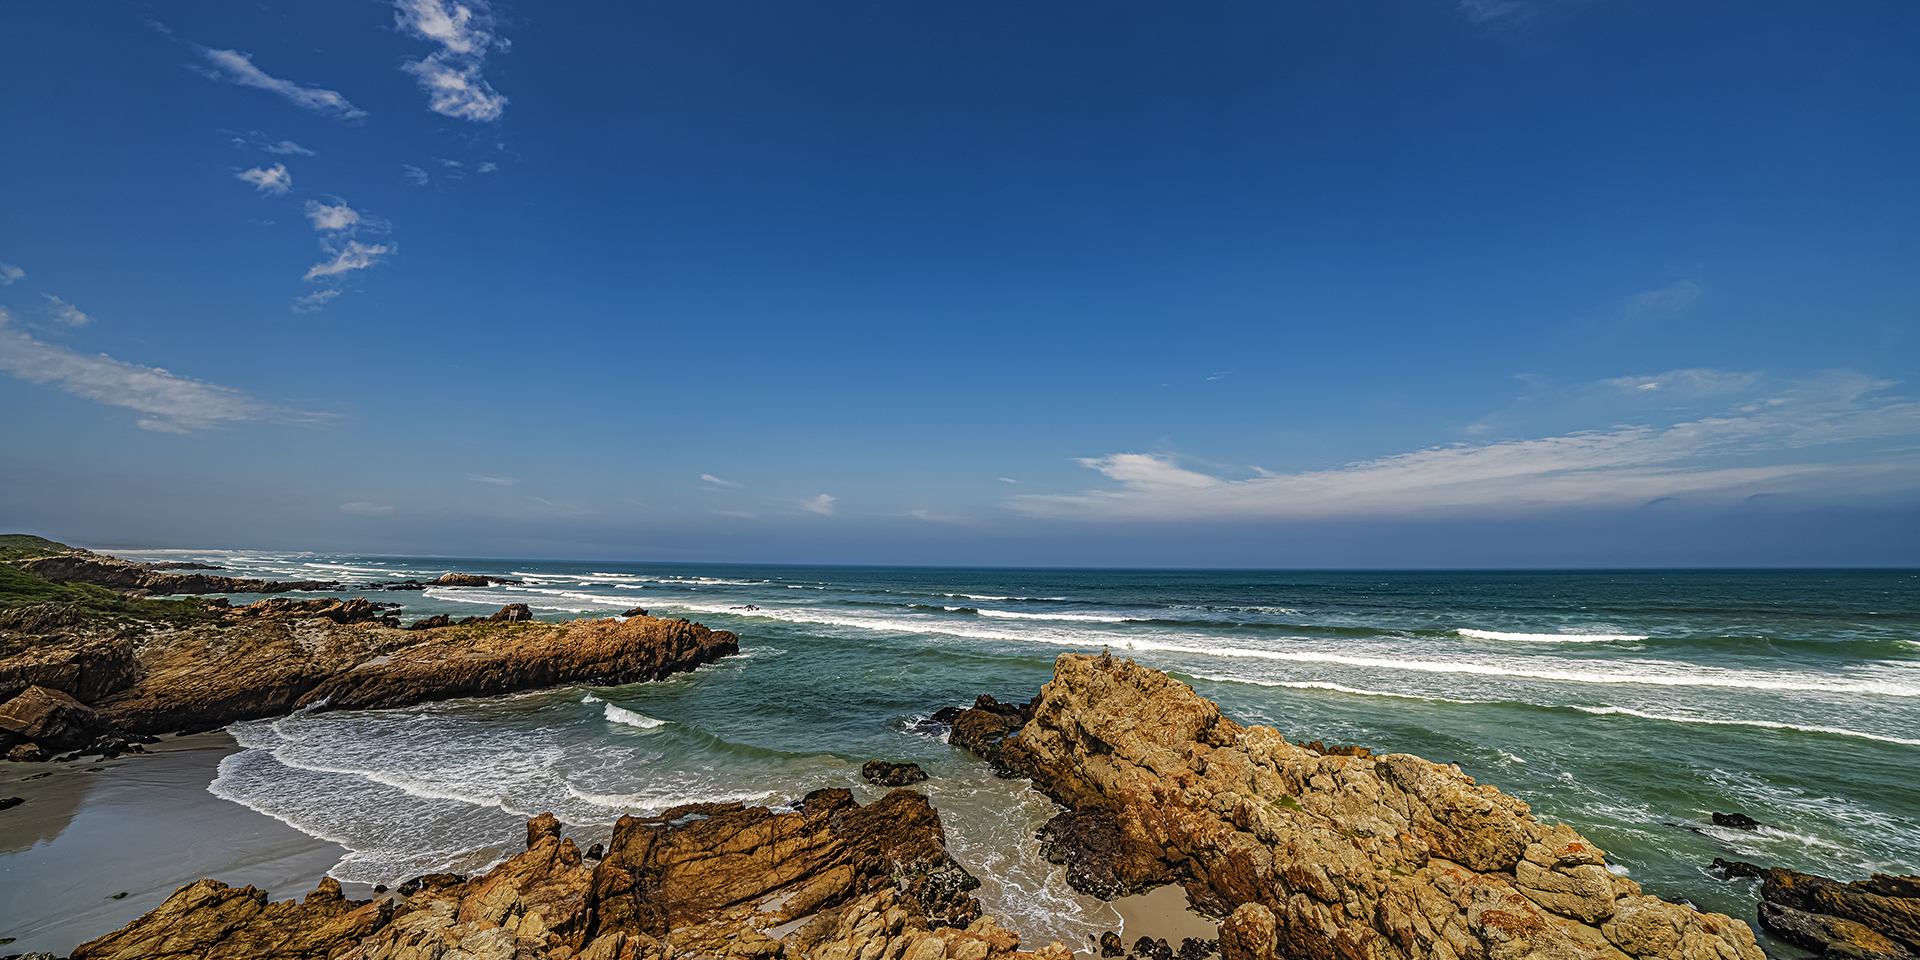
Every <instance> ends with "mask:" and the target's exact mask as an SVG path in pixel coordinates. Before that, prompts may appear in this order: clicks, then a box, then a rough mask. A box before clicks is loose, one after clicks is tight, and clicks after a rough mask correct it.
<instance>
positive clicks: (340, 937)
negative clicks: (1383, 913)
mask: <svg viewBox="0 0 1920 960" xmlns="http://www.w3.org/2000/svg"><path fill="white" fill-rule="evenodd" d="M971 879H972V878H971V877H969V876H967V874H966V872H965V871H964V870H961V869H960V868H959V865H958V864H955V863H953V861H952V860H951V859H950V858H949V857H947V855H946V850H945V846H944V841H943V838H942V835H941V831H940V821H939V817H938V815H937V814H935V813H934V811H933V809H932V807H930V806H928V805H927V802H926V798H925V797H922V796H920V795H919V794H915V793H907V792H896V793H893V794H890V795H888V796H887V797H885V798H883V799H881V800H880V801H878V802H876V803H874V804H872V805H870V806H867V807H860V806H859V805H857V804H855V803H854V802H853V799H852V795H851V794H850V793H848V791H846V790H824V791H819V792H816V793H815V794H812V795H810V796H809V797H808V798H807V799H806V800H805V801H804V802H802V803H801V804H800V809H798V810H796V811H795V812H792V813H774V812H772V811H771V810H768V809H766V808H764V807H743V806H741V805H740V804H698V805H694V806H690V807H681V808H676V809H673V810H668V811H665V812H664V813H662V814H661V815H660V816H658V817H651V818H644V819H642V818H634V817H627V818H623V819H622V820H621V821H620V824H619V826H618V827H616V829H615V832H614V841H613V849H612V850H611V851H610V852H609V853H608V855H607V858H606V859H605V860H603V861H602V862H601V863H600V865H599V866H597V867H589V866H587V865H586V863H585V862H584V860H583V858H582V857H581V854H580V851H579V848H577V847H576V846H575V845H574V843H573V841H572V840H569V839H564V838H562V837H561V826H560V824H559V822H558V821H556V820H555V819H554V818H553V816H552V815H551V814H542V815H540V816H538V817H535V818H534V819H533V820H531V821H529V822H528V823H527V849H526V851H525V852H523V853H520V854H516V855H515V856H513V857H511V858H509V859H508V860H506V861H505V862H503V863H501V864H500V865H498V866H496V867H494V868H493V869H492V870H490V871H488V872H487V873H486V875H484V876H481V877H478V878H475V879H471V880H469V879H467V878H464V877H459V876H455V875H451V874H438V875H434V876H429V877H421V878H418V879H416V880H412V881H409V882H408V883H406V884H404V885H403V886H402V887H401V896H400V897H399V898H383V899H381V900H375V901H348V900H344V899H342V898H341V896H340V888H339V885H338V884H336V883H334V882H333V881H332V880H326V881H322V883H321V885H320V889H318V890H316V891H314V893H312V894H310V895H309V896H308V897H307V898H306V900H305V901H304V902H300V903H295V902H294V901H292V900H288V901H285V902H283V903H269V902H268V901H267V897H266V894H264V893H262V892H260V891H258V890H255V889H253V888H251V887H248V888H245V889H241V890H235V889H233V888H231V887H228V886H226V885H225V884H221V883H217V882H215V881H212V880H201V881H198V882H197V883H193V884H189V885H188V886H185V887H182V888H180V889H179V890H178V891H176V892H175V893H174V894H173V896H172V897H170V898H168V900H167V901H166V902H165V903H164V904H162V905H161V906H160V907H159V908H158V909H156V910H154V911H153V912H151V913H148V914H147V915H145V916H143V917H141V918H140V919H138V920H135V921H134V922H133V923H131V924H129V925H127V927H125V928H124V929H122V930H119V931H117V932H115V933H111V934H108V935H107V936H104V937H101V938H100V939H97V940H93V941H91V942H88V943H84V944H81V945H80V947H79V948H77V949H76V950H74V952H73V960H122V958H133V957H160V958H169V960H171V958H181V960H185V958H188V957H195V958H200V957H204V958H209V960H253V958H256V957H293V958H302V960H307V958H311V960H320V958H327V960H436V958H454V957H460V958H471V960H536V958H539V960H570V958H574V957H579V958H582V960H668V958H673V960H779V958H792V960H1070V958H1071V956H1072V954H1071V952H1070V951H1069V950H1067V948H1066V947H1063V946H1061V945H1059V944H1057V943H1056V944H1052V945H1050V946H1048V947H1047V948H1045V949H1043V950H1040V951H1037V952H1035V953H1022V952H1019V951H1018V947H1019V944H1020V938H1019V937H1018V936H1016V935H1015V934H1013V933H1011V932H1010V931H1007V930H1003V929H1001V928H1000V927H999V925H998V924H996V923H995V922H994V921H993V920H991V919H987V918H979V917H978V913H979V905H978V903H977V902H975V901H974V900H973V898H972V897H971V896H969V895H967V893H966V892H965V890H966V888H967V885H966V882H965V881H969V880H971ZM967 918H972V919H967ZM963 921H964V922H963Z"/></svg>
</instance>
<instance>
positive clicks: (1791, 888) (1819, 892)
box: [1713, 859, 1920, 960]
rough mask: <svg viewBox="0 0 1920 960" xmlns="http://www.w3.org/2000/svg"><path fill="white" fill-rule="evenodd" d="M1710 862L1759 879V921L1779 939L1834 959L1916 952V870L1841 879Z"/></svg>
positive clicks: (1889, 959) (1867, 959)
mask: <svg viewBox="0 0 1920 960" xmlns="http://www.w3.org/2000/svg"><path fill="white" fill-rule="evenodd" d="M1713 865H1714V867H1715V868H1716V869H1718V870H1720V871H1721V872H1722V873H1723V874H1724V875H1725V876H1729V877H1758V878H1759V879H1760V925H1761V926H1763V927H1765V928H1767V930H1768V931H1770V932H1772V933H1773V935H1774V936H1777V937H1779V938H1780V939H1782V940H1785V941H1787V942H1789V943H1793V944H1797V945H1799V946H1802V947H1805V948H1807V949H1809V950H1813V951H1816V952H1818V953H1820V954H1822V955H1823V956H1825V957H1829V958H1833V960H1840V958H1849V960H1911V958H1914V957H1920V876H1911V877H1894V876H1888V875H1886V874H1875V875H1874V876H1873V878H1872V879H1871V880H1857V881H1855V882H1853V883H1841V882H1840V881H1838V880H1832V879H1829V878H1827V877H1821V876H1815V875H1814V874H1810V873H1800V872H1798V871H1794V870H1788V869H1785V868H1782V867H1772V868H1767V867H1756V866H1754V865H1753V864H1750V863H1740V862H1738V861H1735V862H1728V861H1725V860H1719V859H1716V860H1714V861H1713Z"/></svg>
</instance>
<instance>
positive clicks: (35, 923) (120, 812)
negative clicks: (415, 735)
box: [0, 730, 1217, 960]
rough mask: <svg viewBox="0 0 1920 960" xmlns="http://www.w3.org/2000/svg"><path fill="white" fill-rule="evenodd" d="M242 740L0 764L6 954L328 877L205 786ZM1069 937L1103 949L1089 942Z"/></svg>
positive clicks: (0, 887)
mask: <svg viewBox="0 0 1920 960" xmlns="http://www.w3.org/2000/svg"><path fill="white" fill-rule="evenodd" d="M244 749H245V748H243V747H241V746H240V745H239V744H238V743H237V742H236V741H235V740H234V738H233V737H232V736H231V735H230V734H228V733H227V732H226V731H224V730H219V731H213V732H209V733H198V734H193V735H190V736H184V737H167V738H165V739H163V740H162V741H161V742H160V743H158V744H153V745H150V746H149V747H147V752H146V753H145V754H126V755H122V756H120V757H118V758H116V759H112V760H100V759H98V758H88V759H83V760H79V761H75V762H71V763H7V764H4V765H0V797H20V798H22V799H23V800H24V801H25V802H23V803H21V804H20V805H18V806H15V807H12V808H10V809H7V810H4V811H0V828H3V829H0V838H3V839H0V917H4V918H5V919H4V920H0V937H10V938H12V942H9V943H5V944H0V956H6V955H13V954H22V953H32V952H36V951H38V952H46V953H51V954H53V955H55V956H58V957H64V956H66V955H68V954H69V953H71V952H72V950H73V949H74V948H75V947H77V946H79V945H80V944H82V943H85V942H87V941H89V940H92V939H95V938H97V937H100V936H104V935H106V934H108V933H111V932H113V931H115V930H118V929H121V928H124V927H125V926H126V925H127V924H129V923H131V922H133V921H134V920H136V919H138V918H139V917H141V916H142V915H144V914H146V913H147V912H148V911H151V910H153V909H154V908H156V907H158V906H159V905H160V904H161V903H162V902H164V901H165V900H166V899H167V898H168V897H169V896H171V895H172V894H173V893H174V891H176V890H178V889H179V888H180V887H183V886H186V885H187V884H190V883H193V882H194V881H196V880H200V879H202V878H210V879H214V880H219V881H221V882H222V883H226V884H228V885H230V886H234V887H244V886H254V887H258V888H260V889H262V890H265V891H266V892H267V894H268V896H269V898H270V899H271V900H273V901H276V902H277V901H282V900H287V899H299V898H302V897H305V896H306V894H307V893H308V892H309V891H311V890H313V889H314V888H315V887H317V886H319V885H320V883H321V881H322V880H324V879H325V878H326V877H327V876H328V871H329V870H330V869H331V868H332V867H333V866H334V865H335V864H336V863H338V862H339V861H340V859H341V858H342V857H344V856H346V855H347V854H348V853H350V852H351V851H350V850H349V849H348V848H347V847H345V846H342V845H340V844H338V843H335V842H332V841H330V840H323V839H320V838H317V837H313V836H309V835H308V834H306V833H303V832H301V831H300V830H298V829H296V828H294V827H292V826H289V825H287V824H286V823H283V822H282V821H280V820H278V819H275V818H274V817H272V816H270V815H268V814H265V813H261V812H259V811H256V810H254V809H252V808H250V807H247V806H245V805H244V804H241V803H237V802H235V801H232V800H228V799H225V798H223V797H220V796H218V795H216V794H214V793H212V792H211V791H209V790H208V789H207V788H208V786H209V785H210V784H211V783H212V782H213V780H214V778H215V777H216V776H217V775H218V770H219V766H220V762H221V761H222V760H224V759H226V758H227V757H230V756H233V755H235V754H238V753H240V752H242V750H244ZM1029 842H1037V841H1029ZM340 886H341V889H342V893H343V894H344V895H345V896H346V897H347V898H348V899H350V900H366V899H372V898H374V897H377V896H379V895H378V894H376V893H375V892H374V890H373V886H372V885H371V884H367V883H356V882H345V881H343V882H341V883H340ZM117 894H124V896H120V897H119V898H118V899H116V898H115V897H116V895H117ZM1110 905H1111V907H1112V908H1113V910H1114V912H1115V913H1117V914H1118V915H1119V917H1120V920H1121V923H1120V926H1119V927H1118V928H1117V929H1116V931H1115V932H1117V933H1118V934H1119V935H1120V936H1121V938H1122V940H1124V941H1125V943H1126V946H1127V948H1128V949H1129V950H1131V948H1132V945H1133V943H1134V941H1135V940H1137V939H1138V938H1140V937H1143V936H1144V937H1147V938H1149V939H1164V940H1166V941H1167V943H1168V944H1170V945H1171V946H1172V947H1173V949H1175V950H1178V949H1179V947H1180V944H1181V940H1182V939H1183V938H1187V937H1195V938H1199V939H1212V938H1213V937H1215V936H1216V935H1217V934H1216V930H1215V924H1216V922H1217V921H1213V920H1208V919H1206V918H1204V917H1201V916H1200V915H1198V914H1196V913H1194V912H1192V911H1191V910H1190V909H1189V908H1188V905H1187V899H1186V893H1185V891H1184V890H1182V889H1181V888H1180V887H1179V886H1178V885H1177V884H1175V885H1168V886H1165V887H1160V888H1157V889H1154V890H1152V891H1149V892H1147V893H1143V894H1137V895H1134V896H1129V897H1121V898H1117V899H1115V900H1113V901H1112V902H1111V904H1110ZM1010 929H1012V930H1013V932H1015V933H1020V934H1021V935H1022V937H1023V939H1024V938H1025V937H1026V936H1027V935H1026V934H1025V932H1024V931H1021V930H1019V929H1018V928H1017V927H1012V928H1010ZM1027 946H1028V948H1029V949H1032V948H1033V947H1035V946H1038V944H1028V945H1027ZM1068 946H1069V947H1070V948H1071V949H1073V950H1074V952H1075V954H1076V957H1079V958H1084V960H1093V958H1095V957H1098V956H1099V947H1098V945H1097V944H1094V943H1091V942H1089V943H1080V944H1069V945H1068Z"/></svg>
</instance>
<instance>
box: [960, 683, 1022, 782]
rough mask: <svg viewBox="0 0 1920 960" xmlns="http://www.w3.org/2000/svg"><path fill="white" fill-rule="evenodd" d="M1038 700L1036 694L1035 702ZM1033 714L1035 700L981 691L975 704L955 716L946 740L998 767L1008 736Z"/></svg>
mask: <svg viewBox="0 0 1920 960" xmlns="http://www.w3.org/2000/svg"><path fill="white" fill-rule="evenodd" d="M1038 700H1039V698H1038V697H1035V698H1034V701H1035V702H1038ZM1032 718H1033V703H1029V704H1027V705H1026V706H1024V707H1023V706H1018V705H1015V704H1011V703H1001V702H1000V701H998V700H995V699H994V698H993V697H991V696H988V695H986V694H981V695H980V696H979V698H978V699H976V700H974V702H973V706H971V707H969V708H967V709H965V710H962V711H960V713H959V714H957V715H956V716H955V717H954V719H953V732H951V733H949V734H947V742H948V743H950V744H952V745H953V746H956V747H959V748H961V749H963V750H967V751H970V752H972V753H974V754H975V755H977V756H979V757H980V758H981V759H983V760H985V761H987V762H988V763H990V764H993V766H994V768H995V769H996V770H998V769H1001V767H1002V765H1001V763H1000V751H1001V748H1002V747H1003V746H1004V745H1005V742H1006V739H1007V738H1008V737H1011V736H1014V735H1016V734H1017V733H1018V732H1019V730H1020V728H1021V727H1022V726H1024V725H1025V724H1026V722H1027V721H1028V720H1030V719H1032Z"/></svg>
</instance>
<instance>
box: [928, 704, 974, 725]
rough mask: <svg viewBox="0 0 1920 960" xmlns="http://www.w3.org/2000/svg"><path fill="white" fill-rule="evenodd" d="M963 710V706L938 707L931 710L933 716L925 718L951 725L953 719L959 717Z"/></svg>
mask: <svg viewBox="0 0 1920 960" xmlns="http://www.w3.org/2000/svg"><path fill="white" fill-rule="evenodd" d="M964 710H966V708H965V707H941V708H940V709H938V710H935V711H934V712H933V716H931V717H928V718H927V719H929V720H932V721H933V722H934V723H941V724H946V725H947V726H952V725H953V722H954V721H955V720H958V719H960V714H961V712H963V711H964Z"/></svg>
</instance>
